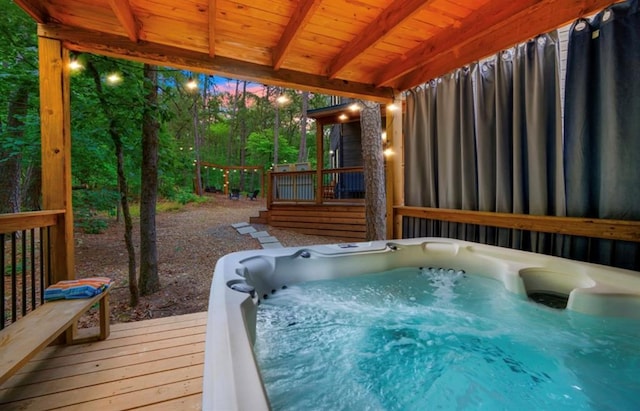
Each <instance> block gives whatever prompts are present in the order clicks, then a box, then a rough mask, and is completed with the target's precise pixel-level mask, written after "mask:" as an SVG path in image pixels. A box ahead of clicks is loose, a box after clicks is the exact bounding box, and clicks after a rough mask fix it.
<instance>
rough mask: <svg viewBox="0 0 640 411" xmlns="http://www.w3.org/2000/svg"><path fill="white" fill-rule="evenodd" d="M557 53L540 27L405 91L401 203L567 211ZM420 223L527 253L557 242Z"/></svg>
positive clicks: (428, 230) (434, 231)
mask: <svg viewBox="0 0 640 411" xmlns="http://www.w3.org/2000/svg"><path fill="white" fill-rule="evenodd" d="M557 54H558V49H557V38H556V36H555V35H542V36H539V37H538V38H536V39H534V40H532V41H529V42H527V43H525V44H522V45H519V46H518V47H515V48H514V49H512V50H508V51H505V52H502V53H499V54H498V55H497V56H496V58H495V59H494V60H493V61H490V62H485V63H480V64H472V65H470V66H468V67H465V68H462V69H459V70H456V71H454V72H452V73H450V74H448V75H446V76H443V77H441V78H439V79H436V80H434V81H432V82H431V83H429V84H427V85H424V86H422V87H418V88H416V89H413V90H411V91H409V92H408V94H407V115H406V116H405V121H406V122H405V136H406V138H405V204H406V205H409V206H419V207H439V208H452V209H462V210H480V211H496V212H506V213H523V214H537V215H564V214H565V197H564V184H563V181H564V176H563V174H562V159H561V156H560V153H561V152H562V151H561V145H562V135H561V122H560V121H561V120H560V101H559V100H560V99H559V96H560V94H559V93H560V92H559V76H558V58H557ZM420 231H421V232H422V233H423V235H441V236H445V237H454V238H462V239H467V240H471V241H482V242H486V243H493V244H498V245H503V246H511V247H516V248H522V249H528V250H533V251H547V252H550V251H554V252H555V253H558V252H559V247H560V244H559V243H558V242H557V241H555V242H554V241H551V240H552V238H551V236H545V235H542V234H539V235H538V234H534V233H521V232H518V231H514V230H505V229H495V228H491V227H468V226H465V225H461V224H453V223H442V224H437V223H433V222H431V223H429V226H428V227H424V230H422V227H421V230H420ZM556 237H557V236H556ZM556 237H554V239H556ZM552 248H553V249H554V250H551V249H552Z"/></svg>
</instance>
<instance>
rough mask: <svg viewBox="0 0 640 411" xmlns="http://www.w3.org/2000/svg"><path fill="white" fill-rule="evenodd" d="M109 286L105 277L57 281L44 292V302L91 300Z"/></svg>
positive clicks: (109, 280) (108, 279)
mask: <svg viewBox="0 0 640 411" xmlns="http://www.w3.org/2000/svg"><path fill="white" fill-rule="evenodd" d="M110 285H111V279H110V278H107V277H91V278H82V279H80V280H66V281H58V282H57V283H55V284H53V285H50V286H49V287H47V289H46V290H44V300H45V301H55V300H64V299H66V300H73V299H77V298H91V297H94V296H96V295H98V294H100V293H102V292H103V291H104V290H106V289H107V288H109V286H110Z"/></svg>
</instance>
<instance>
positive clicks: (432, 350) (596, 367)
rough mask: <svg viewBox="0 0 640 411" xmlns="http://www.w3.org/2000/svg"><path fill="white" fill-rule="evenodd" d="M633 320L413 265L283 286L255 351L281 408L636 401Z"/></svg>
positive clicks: (267, 310) (639, 382) (638, 378)
mask: <svg viewBox="0 0 640 411" xmlns="http://www.w3.org/2000/svg"><path fill="white" fill-rule="evenodd" d="M629 322H633V324H636V325H637V320H631V319H615V318H608V319H607V321H603V320H602V318H599V317H591V316H588V315H583V314H580V313H575V312H571V311H563V310H554V309H551V308H547V307H544V306H540V305H538V304H535V303H533V302H531V301H529V300H526V299H523V298H520V296H518V295H515V294H513V293H510V292H508V291H507V290H505V289H504V287H502V285H501V284H500V283H498V282H497V281H495V280H493V279H490V278H487V277H482V276H477V275H472V273H470V274H469V275H468V274H466V273H465V272H464V271H462V270H459V269H449V268H439V267H425V268H401V269H395V270H391V271H389V272H383V273H374V274H367V275H360V276H356V277H349V278H340V279H332V280H321V281H309V282H305V283H299V284H294V285H291V286H288V287H287V288H286V289H285V290H279V291H277V292H276V293H275V294H273V295H270V296H269V298H268V299H267V300H263V301H262V302H261V305H260V307H259V309H258V319H257V333H256V343H255V346H254V350H255V353H256V357H257V360H258V363H259V366H260V369H261V374H262V377H263V380H264V383H265V386H266V389H267V393H268V395H269V400H270V403H271V405H272V407H273V409H274V410H288V409H290V410H299V409H332V410H333V409H371V410H393V409H398V410H423V409H439V408H440V409H505V408H508V409H518V408H523V409H524V408H526V409H532V408H533V409H559V408H564V409H598V408H601V407H611V408H612V409H634V408H637V406H638V402H637V399H636V398H635V395H633V394H632V393H633V392H638V390H640V354H638V352H637V350H636V349H635V342H636V341H638V338H639V337H640V330H639V329H638V327H633V326H630V324H629Z"/></svg>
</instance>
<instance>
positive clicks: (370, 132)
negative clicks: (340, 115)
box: [360, 101, 386, 241]
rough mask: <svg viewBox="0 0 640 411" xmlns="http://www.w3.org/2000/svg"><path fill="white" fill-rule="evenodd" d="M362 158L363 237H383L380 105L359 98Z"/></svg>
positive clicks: (383, 199) (368, 239)
mask: <svg viewBox="0 0 640 411" xmlns="http://www.w3.org/2000/svg"><path fill="white" fill-rule="evenodd" d="M361 103H362V111H361V112H360V128H361V130H362V161H363V168H364V184H365V206H364V213H365V223H366V226H367V229H366V240H367V241H373V240H384V238H385V236H386V219H385V213H386V206H385V205H386V198H385V184H384V183H385V178H384V157H383V154H382V138H381V127H382V125H381V120H380V105H379V104H378V103H373V102H370V101H362V102H361Z"/></svg>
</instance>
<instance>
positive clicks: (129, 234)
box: [87, 61, 139, 307]
mask: <svg viewBox="0 0 640 411" xmlns="http://www.w3.org/2000/svg"><path fill="white" fill-rule="evenodd" d="M87 70H88V71H89V72H90V74H91V76H92V78H93V82H94V84H95V87H96V94H97V95H98V99H99V100H100V106H101V108H102V111H103V113H104V115H105V116H106V118H107V119H108V120H109V134H110V135H111V139H112V140H113V144H114V147H115V155H116V163H117V166H116V167H117V170H118V171H117V174H118V188H119V190H120V202H121V205H122V214H123V216H124V227H125V232H124V240H125V244H126V248H127V255H128V261H129V264H128V267H129V294H130V296H129V297H130V298H129V301H130V305H131V306H132V307H135V306H136V305H138V299H139V292H138V282H137V281H136V252H135V249H134V246H133V222H132V220H131V212H130V210H129V199H128V191H129V189H128V185H127V177H126V174H125V167H124V149H123V144H122V136H121V135H120V130H119V126H120V125H119V124H118V121H117V119H116V117H115V116H114V115H113V113H112V112H111V107H113V106H114V105H112V104H111V103H110V102H109V101H108V100H107V98H106V96H105V93H104V91H103V88H102V80H101V77H100V72H99V71H98V69H97V68H96V65H95V64H94V63H93V61H89V62H88V64H87Z"/></svg>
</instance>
